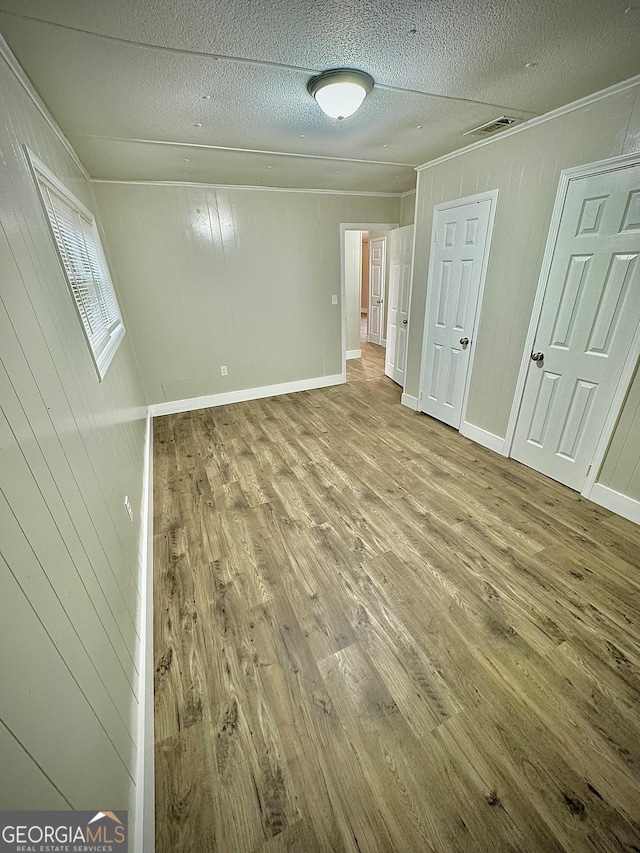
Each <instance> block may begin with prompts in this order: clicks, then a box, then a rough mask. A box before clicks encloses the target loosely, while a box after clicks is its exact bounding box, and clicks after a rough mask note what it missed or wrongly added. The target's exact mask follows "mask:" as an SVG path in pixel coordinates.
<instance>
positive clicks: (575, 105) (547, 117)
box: [416, 74, 640, 172]
mask: <svg viewBox="0 0 640 853" xmlns="http://www.w3.org/2000/svg"><path fill="white" fill-rule="evenodd" d="M639 84H640V74H637V75H636V76H635V77H630V78H629V79H628V80H623V81H622V82H620V83H615V84H614V85H613V86H608V87H607V88H606V89H601V90H600V91H599V92H594V93H593V94H592V95H587V96H586V97H584V98H580V99H579V100H577V101H572V102H571V103H570V104H565V106H563V107H558V108H557V109H555V110H551V112H548V113H544V114H543V115H541V116H536V117H535V118H531V119H529V120H528V121H525V122H523V123H522V124H518V125H516V126H515V127H510V128H508V129H507V130H503V131H502V132H501V133H498V134H496V136H492V137H491V138H490V139H480V140H478V142H472V143H471V145H466V146H465V147H464V148H458V149H457V151H451V152H449V154H443V155H442V157H437V158H436V159H435V160H430V161H429V162H427V163H423V164H422V165H421V166H416V172H422V171H424V170H425V169H430V168H431V167H432V166H438V165H439V164H440V163H446V162H447V160H453V159H454V157H460V156H461V155H462V154H468V153H469V151H475V150H476V149H478V148H484V146H485V145H491V143H492V142H499V141H500V140H501V139H506V137H507V136H513V135H514V134H515V133H520V132H521V131H523V130H530V129H531V128H532V127H537V126H538V125H539V124H544V123H545V122H546V121H551V119H554V118H559V117H560V116H563V115H566V114H567V113H571V112H573V111H574V110H579V109H580V108H581V107H588V106H589V105H590V104H595V103H596V102H597V101H601V100H603V99H604V98H608V97H610V96H611V95H618V94H620V92H625V91H626V90H627V89H632V88H633V87H634V86H637V85H639Z"/></svg>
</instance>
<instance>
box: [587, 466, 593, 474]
mask: <svg viewBox="0 0 640 853" xmlns="http://www.w3.org/2000/svg"><path fill="white" fill-rule="evenodd" d="M592 464H593V463H592ZM590 471H591V465H589V467H588V468H587V477H588V476H589V473H590Z"/></svg>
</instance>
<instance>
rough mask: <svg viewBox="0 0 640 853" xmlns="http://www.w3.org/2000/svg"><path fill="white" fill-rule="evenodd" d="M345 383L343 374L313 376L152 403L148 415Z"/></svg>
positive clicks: (153, 415) (223, 404)
mask: <svg viewBox="0 0 640 853" xmlns="http://www.w3.org/2000/svg"><path fill="white" fill-rule="evenodd" d="M346 381H347V377H346V376H345V374H344V373H335V374H333V375H331V376H315V377H314V378H313V379H298V380H296V381H295V382H282V383H280V384H279V385H262V386H261V387H260V388H243V389H240V390H239V391H226V392H224V393H223V394H210V395H208V396H205V397H191V398H190V399H188V400H170V401H169V402H167V403H152V404H151V405H150V406H149V413H150V415H151V417H152V418H157V417H159V416H160V415H174V414H176V413H178V412H192V411H194V410H195V409H209V408H211V407H213V406H226V405H227V404H228V403H244V402H246V401H247V400H261V399H262V398H264V397H277V396H278V395H279V394H293V393H295V392H296V391H311V390H313V389H314V388H326V387H327V386H328V385H341V384H342V383H344V382H346Z"/></svg>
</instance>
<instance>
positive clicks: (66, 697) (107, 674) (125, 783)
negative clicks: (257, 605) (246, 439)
mask: <svg viewBox="0 0 640 853" xmlns="http://www.w3.org/2000/svg"><path fill="white" fill-rule="evenodd" d="M0 115H1V116H2V118H1V119H0V151H1V152H2V161H3V162H2V164H1V166H0V169H1V175H2V189H1V191H0V454H1V455H0V530H1V531H2V533H1V538H0V578H1V581H0V588H1V594H0V637H1V639H2V649H3V654H2V655H1V656H0V768H1V770H0V808H2V809H26V808H37V809H53V808H69V807H71V808H74V809H98V808H102V807H106V806H107V805H108V807H109V808H112V809H127V808H129V807H130V804H131V802H132V797H133V794H134V774H135V759H136V754H135V745H134V738H135V731H136V730H135V725H136V712H137V703H138V700H137V693H138V673H137V669H136V667H137V663H138V660H137V655H138V643H139V638H138V626H137V618H138V609H139V603H140V602H139V593H138V576H139V557H140V555H139V538H138V534H139V528H140V500H141V486H142V473H143V450H144V434H145V420H144V418H145V411H146V410H145V399H144V395H143V390H142V385H141V382H140V379H139V374H138V371H137V367H136V363H135V358H134V355H133V352H132V349H131V340H130V336H126V337H125V339H124V341H123V343H122V345H121V346H120V349H119V350H118V352H117V353H116V355H115V358H114V360H113V362H112V364H111V366H110V368H109V371H108V373H107V376H106V378H105V380H104V381H103V382H102V383H99V382H98V379H97V375H96V372H95V369H94V367H93V363H92V361H91V357H90V354H89V351H88V349H87V344H86V342H85V338H84V335H83V332H82V329H81V325H80V322H79V320H78V317H77V315H76V311H75V308H74V305H73V302H72V299H71V296H70V294H69V291H68V287H67V284H66V281H65V279H64V277H63V274H62V271H61V268H60V264H59V262H58V258H57V255H56V252H55V248H54V244H53V241H52V238H51V235H50V233H49V230H48V226H47V224H46V221H45V218H44V214H43V212H42V208H41V205H40V201H39V198H38V196H37V194H36V189H35V186H34V183H33V180H32V177H31V174H30V172H29V169H28V166H27V161H26V158H25V155H24V152H23V149H22V146H23V145H25V144H26V145H28V146H29V147H30V148H31V150H33V151H34V153H35V154H37V156H38V157H39V158H40V159H41V160H43V161H44V162H45V163H46V164H47V165H48V166H49V168H50V169H52V170H53V171H54V172H55V173H56V174H57V175H58V176H59V177H60V179H61V180H62V181H64V182H65V183H66V184H67V185H68V186H69V187H70V189H71V190H72V191H73V192H74V193H75V194H76V195H77V196H79V198H80V199H81V200H82V201H83V202H84V203H85V204H86V205H87V206H88V207H89V208H94V207H95V204H94V199H93V195H92V191H91V186H90V184H89V183H88V181H87V180H86V179H85V178H84V177H83V176H82V173H81V171H80V169H79V168H78V167H77V165H76V164H75V162H74V161H73V159H72V157H71V156H70V155H69V153H68V152H67V150H66V149H65V148H64V147H63V145H62V143H61V142H60V140H59V138H58V137H57V136H56V135H55V134H54V132H53V130H52V129H51V127H50V125H49V124H48V123H47V122H46V121H45V119H44V118H43V116H42V114H41V113H40V112H39V111H38V110H37V109H36V107H35V105H34V103H33V101H32V100H31V99H30V98H29V97H28V96H27V94H26V92H25V90H24V88H23V87H22V85H21V84H20V83H19V82H18V80H17V78H16V77H15V76H14V74H13V73H12V72H11V71H10V70H9V67H8V65H7V64H6V63H5V61H4V60H3V59H0ZM125 494H128V495H129V497H130V500H131V504H132V506H133V508H134V511H135V524H133V525H132V524H130V522H129V520H128V517H127V514H126V512H125V509H124V504H123V501H124V496H125Z"/></svg>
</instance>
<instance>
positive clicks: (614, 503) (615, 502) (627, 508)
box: [585, 483, 640, 524]
mask: <svg viewBox="0 0 640 853" xmlns="http://www.w3.org/2000/svg"><path fill="white" fill-rule="evenodd" d="M585 497H586V498H587V499H588V500H590V501H593V502H594V503H597V504H600V506H603V507H605V509H610V510H611V512H615V513H616V514H617V515H621V516H623V518H628V519H629V521H635V523H636V524H640V501H637V500H635V498H630V497H628V496H627V495H623V494H621V493H620V492H616V491H615V490H614V489H610V488H609V487H608V486H603V485H602V483H594V484H593V486H592V487H591V491H590V493H589V494H588V495H585Z"/></svg>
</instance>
